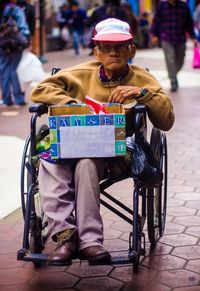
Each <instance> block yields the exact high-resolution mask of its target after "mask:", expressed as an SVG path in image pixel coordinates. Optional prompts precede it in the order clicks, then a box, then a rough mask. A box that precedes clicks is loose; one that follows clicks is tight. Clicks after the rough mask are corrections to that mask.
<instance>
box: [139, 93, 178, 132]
mask: <svg viewBox="0 0 200 291" xmlns="http://www.w3.org/2000/svg"><path fill="white" fill-rule="evenodd" d="M137 102H138V103H142V104H144V105H146V106H147V108H148V117H149V119H150V121H151V123H152V124H153V125H154V126H155V127H156V128H159V129H161V130H163V131H168V130H170V129H171V127H172V126H173V124H174V120H175V116H174V109H173V105H172V103H171V101H170V99H169V97H168V96H167V95H166V94H165V93H164V91H163V89H162V87H160V88H159V89H158V90H157V91H156V92H155V91H152V90H151V89H149V91H148V93H147V94H146V95H145V96H144V97H140V98H137Z"/></svg>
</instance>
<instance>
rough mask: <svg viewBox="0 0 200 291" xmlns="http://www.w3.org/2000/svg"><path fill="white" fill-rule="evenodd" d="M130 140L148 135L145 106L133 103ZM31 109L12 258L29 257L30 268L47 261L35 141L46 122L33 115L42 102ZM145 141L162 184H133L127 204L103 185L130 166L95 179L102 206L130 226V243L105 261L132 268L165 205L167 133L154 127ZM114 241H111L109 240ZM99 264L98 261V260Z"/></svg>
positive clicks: (157, 231) (156, 233) (43, 109)
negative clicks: (18, 239)
mask: <svg viewBox="0 0 200 291" xmlns="http://www.w3.org/2000/svg"><path fill="white" fill-rule="evenodd" d="M133 110H134V114H133V116H134V118H133V119H134V120H133V122H134V129H135V139H136V140H137V139H141V138H145V139H147V108H146V107H145V106H144V105H141V104H137V105H136V106H135V107H134V109H133ZM29 112H30V113H32V117H31V121H30V135H29V136H28V137H27V140H26V142H25V146H24V151H23V156H22V164H21V206H22V213H23V218H24V233H23V242H22V248H21V249H19V250H18V252H17V259H18V260H23V261H29V262H32V263H33V264H34V265H35V267H39V266H40V265H41V264H45V263H47V264H48V254H46V253H43V250H44V251H45V242H46V238H47V229H48V218H47V217H46V216H45V213H44V212H43V210H42V205H41V197H40V193H39V187H38V168H39V166H38V164H39V161H38V160H37V158H36V156H37V153H38V148H37V143H38V141H39V140H41V139H42V138H44V137H45V136H47V135H48V134H49V128H48V126H47V125H42V126H40V127H39V128H37V127H38V126H37V120H38V118H40V117H41V116H42V115H43V114H46V113H47V112H48V107H47V106H46V105H45V104H33V105H32V106H30V108H29ZM150 145H151V148H152V151H153V154H154V156H155V157H156V159H157V161H158V164H159V168H160V170H161V171H162V173H163V180H162V183H160V184H158V185H153V186H152V187H148V188H144V187H139V186H137V185H136V186H135V187H133V197H132V204H133V207H132V208H129V207H128V206H127V205H125V204H124V203H122V202H120V201H119V200H118V199H116V198H115V197H114V195H113V194H112V195H111V194H109V193H108V191H107V189H108V188H109V187H110V186H112V185H113V184H115V183H117V182H120V181H123V180H125V179H127V178H130V177H132V176H131V173H130V171H127V172H125V173H123V174H119V175H118V176H116V175H115V176H114V177H108V178H105V179H104V180H102V181H101V182H100V192H101V199H100V202H101V205H103V206H105V207H106V208H107V209H109V210H110V211H111V212H113V213H114V214H116V215H117V216H118V217H120V218H121V219H122V220H124V221H125V222H127V223H128V224H130V225H131V230H132V231H131V232H130V234H129V246H128V250H127V252H126V253H125V254H120V256H116V255H115V253H114V255H113V254H112V252H111V260H110V261H109V262H105V264H110V265H122V264H131V265H132V268H133V271H134V272H137V270H138V267H139V264H140V258H141V256H144V255H145V245H146V241H145V232H144V229H145V231H146V230H147V233H148V239H149V242H150V245H151V247H152V248H154V247H155V246H156V243H157V241H158V240H159V238H160V237H162V236H163V233H164V228H165V221H166V209H167V170H168V168H167V139H166V135H165V134H164V133H163V132H161V131H160V130H158V129H157V128H155V127H153V129H152V131H151V135H150ZM113 246H114V243H113ZM101 264H103V263H102V262H101Z"/></svg>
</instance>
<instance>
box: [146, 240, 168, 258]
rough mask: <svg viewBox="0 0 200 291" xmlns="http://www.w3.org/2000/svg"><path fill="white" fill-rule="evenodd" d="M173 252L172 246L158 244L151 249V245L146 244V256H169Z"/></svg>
mask: <svg viewBox="0 0 200 291" xmlns="http://www.w3.org/2000/svg"><path fill="white" fill-rule="evenodd" d="M171 251H172V246H168V245H166V244H162V243H160V242H158V243H157V244H156V246H155V247H153V248H152V247H151V245H150V243H146V255H147V256H148V255H150V256H151V255H168V254H169V253H171Z"/></svg>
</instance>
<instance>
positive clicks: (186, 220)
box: [173, 215, 200, 226]
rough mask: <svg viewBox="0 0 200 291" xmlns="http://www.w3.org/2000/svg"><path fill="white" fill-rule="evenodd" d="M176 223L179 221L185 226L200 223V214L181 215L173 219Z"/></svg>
mask: <svg viewBox="0 0 200 291" xmlns="http://www.w3.org/2000/svg"><path fill="white" fill-rule="evenodd" d="M173 222H174V223H178V224H181V225H184V226H191V225H194V226H196V225H200V216H197V215H191V216H179V217H175V219H174V220H173Z"/></svg>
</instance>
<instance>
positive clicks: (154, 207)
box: [147, 128, 167, 245]
mask: <svg viewBox="0 0 200 291" xmlns="http://www.w3.org/2000/svg"><path fill="white" fill-rule="evenodd" d="M150 144H151V147H152V150H153V152H154V155H155V157H156V159H157V160H158V162H159V166H160V169H161V171H162V172H163V182H162V184H161V185H158V186H157V187H154V188H149V189H147V229H148V237H149V241H150V243H151V244H152V245H154V244H156V242H157V241H158V240H159V238H160V237H161V236H162V235H163V233H164V228H165V221H166V209H167V141H166V136H165V134H163V133H161V131H160V130H158V129H156V128H153V129H152V133H151V140H150Z"/></svg>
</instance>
